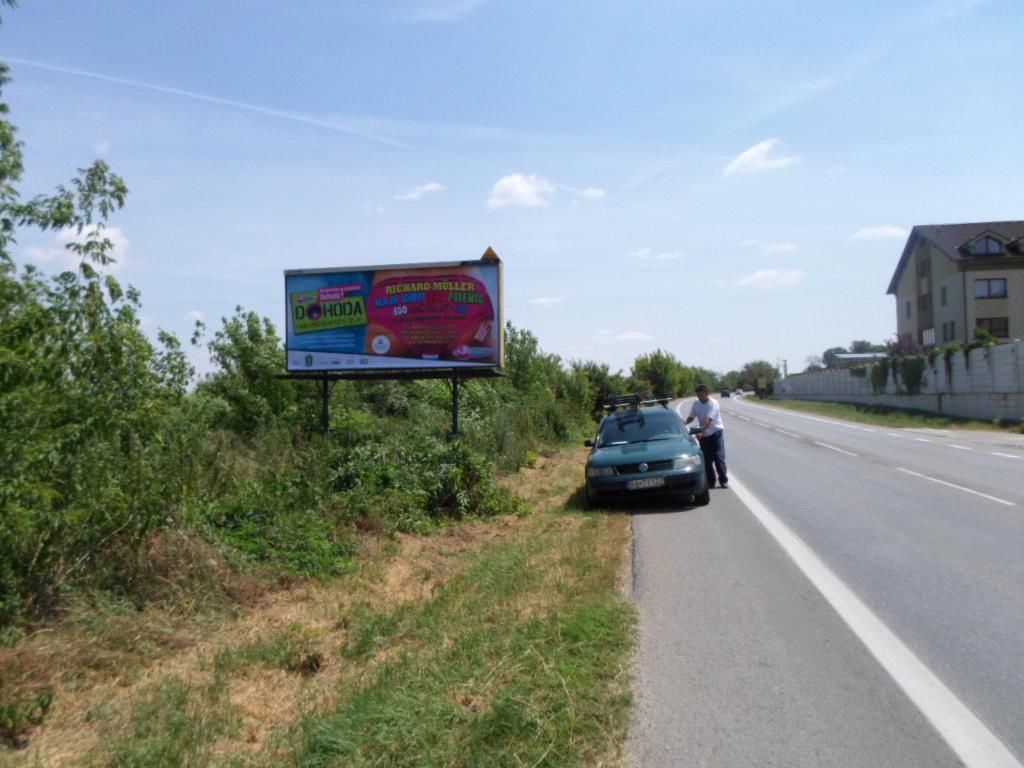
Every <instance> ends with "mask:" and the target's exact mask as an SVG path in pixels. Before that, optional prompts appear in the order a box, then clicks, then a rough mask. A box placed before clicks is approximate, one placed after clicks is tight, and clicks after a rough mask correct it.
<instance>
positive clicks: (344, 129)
mask: <svg viewBox="0 0 1024 768" xmlns="http://www.w3.org/2000/svg"><path fill="white" fill-rule="evenodd" d="M3 58H4V59H5V60H6V61H10V62H13V63H15V64H21V65H23V66H26V67H34V68H36V69H42V70H45V71H47V72H56V73H58V74H62V75H74V76H75V77H86V78H89V79H91V80H100V81H102V82H105V83H113V84H115V85H125V86H128V87H130V88H142V89H144V90H147V91H154V92H156V93H163V94H167V95H169V96H179V97H181V98H185V99H192V100H194V101H201V102H205V103H206V104H216V105H218V106H222V107H231V108H232V109H238V110H241V111H243V112H251V113H253V114H257V115H264V116H266V117H273V118H277V119H278V120H288V121H289V122H293V123H299V124H301V125H308V126H310V127H313V128H322V129H324V130H328V131H336V132H338V133H344V134H346V135H348V136H353V137H355V138H358V139H363V140H364V141H369V142H373V143H374V144H380V145H382V146H385V147H391V148H392V149H400V150H402V151H405V152H415V153H419V154H423V155H429V156H431V157H437V158H442V159H445V160H456V161H458V162H461V163H467V164H469V165H475V166H477V167H479V168H486V169H487V170H489V171H494V172H495V173H501V174H504V175H508V174H511V173H515V171H513V170H510V169H508V168H502V167H500V166H496V165H491V164H490V163H485V162H483V161H481V160H476V159H474V158H472V157H466V156H464V155H457V154H455V153H452V152H440V151H438V150H434V149H427V148H426V147H420V146H417V145H415V144H409V143H408V142H404V141H398V140H396V139H391V138H388V137H387V136H380V135H378V134H375V133H368V132H366V131H360V130H357V129H355V128H350V127H349V126H347V125H342V124H340V123H335V122H331V121H328V120H320V119H318V118H315V117H309V116H308V115H302V114H298V113H296V112H286V111H284V110H281V109H274V108H272V107H264V106H262V105H260V104H249V103H248V102H244V101H237V100H235V99H225V98H222V97H220V96H209V95H207V94H205V93H197V92H196V91H189V90H185V89H184V88H174V87H172V86H168V85H158V84H156V83H147V82H144V81H142V80H133V79H131V78H127V77H117V76H114V75H105V74H103V73H101V72H92V71H90V70H87V69H76V68H73V67H58V66H55V65H53V64H46V63H44V62H41V61H33V60H32V59H22V58H19V57H16V56H5V57H3ZM552 183H553V184H554V185H555V186H556V187H557V188H559V189H561V190H564V191H566V192H571V193H573V194H580V193H581V192H582V191H583V188H582V187H574V186H572V185H569V184H563V183H560V182H557V181H552ZM605 199H607V200H608V201H609V202H613V203H616V204H618V205H622V206H625V207H628V208H633V209H634V210H638V211H643V212H645V213H649V214H653V215H656V216H662V217H665V218H669V219H672V220H673V221H678V222H681V223H683V224H689V225H692V226H699V227H704V228H707V229H712V230H716V229H717V228H716V227H712V226H710V225H707V224H701V223H700V222H696V221H692V220H689V219H686V218H684V217H682V216H679V215H677V214H674V213H670V212H668V211H663V210H660V209H657V208H651V207H649V206H646V205H641V204H639V203H631V202H629V201H626V200H618V199H615V198H611V197H608V198H605Z"/></svg>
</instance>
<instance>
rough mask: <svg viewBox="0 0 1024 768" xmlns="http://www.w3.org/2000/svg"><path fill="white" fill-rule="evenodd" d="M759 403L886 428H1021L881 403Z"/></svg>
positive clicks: (785, 401) (786, 401) (995, 430)
mask: <svg viewBox="0 0 1024 768" xmlns="http://www.w3.org/2000/svg"><path fill="white" fill-rule="evenodd" d="M757 402H758V403H759V404H761V405H768V406H772V407H775V408H785V409H787V410H791V411H801V412H803V413H815V414H819V415H821V416H831V417H833V418H837V419H845V420H847V421H857V422H861V423H864V424H876V425H879V426H885V427H911V428H914V427H916V428H919V429H922V428H927V429H977V430H989V431H994V432H1004V431H1007V430H1010V431H1017V432H1020V431H1021V430H1022V429H1024V427H1020V426H1016V427H1015V426H1007V425H1005V424H1001V423H1000V422H999V421H998V420H996V421H978V420H976V419H961V418H957V417H955V416H943V415H940V414H935V413H927V412H925V411H914V410H908V409H903V408H889V407H886V406H881V405H861V404H859V403H829V402H822V401H817V400H759V401H757Z"/></svg>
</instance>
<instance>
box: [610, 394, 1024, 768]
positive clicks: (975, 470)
mask: <svg viewBox="0 0 1024 768" xmlns="http://www.w3.org/2000/svg"><path fill="white" fill-rule="evenodd" d="M720 402H721V404H722V406H723V413H724V418H725V421H726V446H727V455H728V459H729V466H730V474H731V476H732V480H733V487H732V488H730V489H729V490H717V489H716V490H715V491H713V492H712V501H711V504H710V505H709V506H707V507H703V508H699V507H697V508H687V507H679V506H672V505H661V506H658V505H644V506H639V505H638V506H637V507H635V508H634V512H635V514H634V517H633V523H634V536H635V543H634V547H635V550H634V599H635V600H636V603H637V606H638V609H639V612H640V617H641V637H640V651H639V656H638V663H637V697H638V708H637V716H636V720H635V722H634V724H633V729H632V733H631V740H630V752H631V754H632V755H633V757H634V758H635V762H637V763H638V764H640V765H643V766H683V765H685V766H690V765H694V766H768V765H779V766H826V765H836V766H888V765H891V766H946V765H950V766H952V765H962V764H967V765H970V766H972V768H973V766H985V767H986V768H988V766H994V765H1006V766H1018V765H1020V763H1019V761H1021V760H1022V759H1024V436H1021V437H1019V438H1018V437H1017V436H1004V435H999V434H993V433H965V432H960V431H957V432H945V431H934V430H901V429H888V428H878V427H869V426H863V425H853V424H846V423H842V422H837V421H835V420H831V419H820V418H818V417H809V416H803V415H798V414H794V413H792V412H786V411H781V410H776V409H771V408H768V407H765V406H759V405H757V404H756V403H755V402H750V401H747V400H742V399H741V400H738V401H737V400H735V399H725V400H722V401H720ZM684 413H685V411H684Z"/></svg>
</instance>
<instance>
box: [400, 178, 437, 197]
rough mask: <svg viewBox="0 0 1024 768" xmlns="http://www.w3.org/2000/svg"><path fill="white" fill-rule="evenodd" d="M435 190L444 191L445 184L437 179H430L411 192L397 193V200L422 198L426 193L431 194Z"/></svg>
mask: <svg viewBox="0 0 1024 768" xmlns="http://www.w3.org/2000/svg"><path fill="white" fill-rule="evenodd" d="M433 192H444V185H443V184H441V183H440V182H437V181H428V182H427V183H426V184H424V185H422V186H419V187H416V189H414V190H411V191H409V192H400V193H399V194H397V195H395V200H400V201H403V202H404V201H407V200H420V199H422V198H423V196H424V195H429V194H431V193H433Z"/></svg>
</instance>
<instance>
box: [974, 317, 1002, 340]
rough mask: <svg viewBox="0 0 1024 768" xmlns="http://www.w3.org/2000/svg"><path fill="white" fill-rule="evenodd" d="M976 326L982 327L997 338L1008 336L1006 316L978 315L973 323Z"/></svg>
mask: <svg viewBox="0 0 1024 768" xmlns="http://www.w3.org/2000/svg"><path fill="white" fill-rule="evenodd" d="M974 325H975V327H976V328H983V329H985V330H986V331H988V332H989V333H991V334H992V335H993V336H995V337H996V338H997V339H1006V338H1009V336H1010V319H1009V318H1007V317H979V318H978V319H977V320H976V321H975V323H974Z"/></svg>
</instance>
